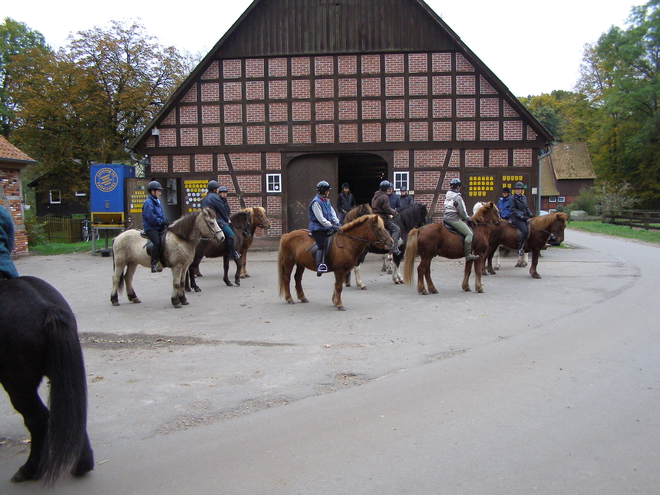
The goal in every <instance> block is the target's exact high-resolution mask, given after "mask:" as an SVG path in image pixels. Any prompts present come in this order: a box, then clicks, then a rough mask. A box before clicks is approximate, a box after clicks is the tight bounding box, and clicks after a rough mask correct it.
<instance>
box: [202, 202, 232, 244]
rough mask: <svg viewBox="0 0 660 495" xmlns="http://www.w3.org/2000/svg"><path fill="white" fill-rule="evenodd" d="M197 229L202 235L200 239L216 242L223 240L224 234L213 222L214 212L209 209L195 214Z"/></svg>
mask: <svg viewBox="0 0 660 495" xmlns="http://www.w3.org/2000/svg"><path fill="white" fill-rule="evenodd" d="M196 223H197V227H198V228H199V231H200V232H201V233H202V237H208V238H209V239H214V240H215V241H216V242H222V241H224V240H225V234H224V233H223V232H222V229H221V228H220V226H219V225H218V222H216V221H215V212H214V211H213V210H211V209H210V208H202V209H201V210H199V213H198V214H197V221H196Z"/></svg>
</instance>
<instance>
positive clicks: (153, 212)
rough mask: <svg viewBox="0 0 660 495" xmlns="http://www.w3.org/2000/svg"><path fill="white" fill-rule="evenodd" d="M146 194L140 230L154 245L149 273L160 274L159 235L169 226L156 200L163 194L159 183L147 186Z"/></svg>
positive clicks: (158, 201) (154, 182)
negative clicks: (142, 230) (141, 229)
mask: <svg viewBox="0 0 660 495" xmlns="http://www.w3.org/2000/svg"><path fill="white" fill-rule="evenodd" d="M147 192H148V193H149V195H148V196H147V199H145V200H144V203H143V204H142V228H143V229H144V232H145V233H146V234H147V237H148V238H149V240H150V241H151V243H152V244H153V245H154V247H153V249H152V250H151V273H155V272H162V271H163V269H162V268H161V267H160V266H158V258H160V249H161V245H160V235H161V233H162V232H163V231H164V230H165V229H166V228H167V226H168V225H169V224H170V222H169V220H167V217H165V212H164V211H163V207H162V206H161V204H160V200H159V199H158V198H159V197H160V195H161V194H162V192H163V188H162V186H161V185H160V182H158V181H155V180H152V181H151V182H149V184H148V185H147Z"/></svg>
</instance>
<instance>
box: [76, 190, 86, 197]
mask: <svg viewBox="0 0 660 495" xmlns="http://www.w3.org/2000/svg"><path fill="white" fill-rule="evenodd" d="M73 195H74V196H87V193H86V192H85V191H76V192H74V193H73Z"/></svg>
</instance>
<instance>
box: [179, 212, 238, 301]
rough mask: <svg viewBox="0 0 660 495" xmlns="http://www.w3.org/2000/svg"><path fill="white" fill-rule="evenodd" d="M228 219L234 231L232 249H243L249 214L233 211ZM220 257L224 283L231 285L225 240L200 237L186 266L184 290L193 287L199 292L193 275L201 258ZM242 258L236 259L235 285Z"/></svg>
mask: <svg viewBox="0 0 660 495" xmlns="http://www.w3.org/2000/svg"><path fill="white" fill-rule="evenodd" d="M229 220H230V221H231V223H230V224H229V226H230V227H231V230H232V231H233V232H234V249H235V250H236V251H237V252H239V253H240V252H241V251H243V245H244V243H245V240H246V239H247V238H248V237H249V236H250V216H249V213H248V212H246V211H242V210H241V211H237V212H236V213H234V214H233V215H232V216H231V217H230V218H229ZM205 256H206V257H207V258H220V257H222V261H223V268H224V277H223V279H222V280H224V282H225V284H227V285H228V286H229V287H231V286H232V285H234V284H232V283H231V280H229V275H228V274H229V259H230V258H229V253H228V252H227V241H226V240H223V241H222V242H217V241H215V240H213V239H202V240H201V241H199V244H197V248H196V249H195V257H194V258H193V261H192V263H191V264H190V266H189V267H188V273H187V274H186V290H187V291H190V290H191V289H194V291H195V292H201V291H202V289H200V288H199V287H198V286H197V282H196V281H195V276H196V274H197V272H198V270H199V264H200V263H201V262H202V258H204V257H205ZM242 260H243V258H242V257H240V258H238V259H236V260H234V261H235V262H236V275H235V276H234V283H235V284H236V285H241V271H242V267H243V264H242Z"/></svg>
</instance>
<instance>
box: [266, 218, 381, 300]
mask: <svg viewBox="0 0 660 495" xmlns="http://www.w3.org/2000/svg"><path fill="white" fill-rule="evenodd" d="M369 243H371V244H373V245H375V246H378V247H380V248H382V249H390V248H391V247H392V238H391V237H390V234H389V233H388V232H387V230H385V225H384V224H383V220H382V219H381V218H380V217H379V216H378V215H364V216H362V217H360V218H358V219H357V220H353V221H352V222H350V223H347V224H346V225H343V226H342V227H340V228H339V231H338V232H337V233H336V234H334V235H333V237H332V238H331V239H330V242H329V243H328V248H327V251H326V253H327V254H326V258H325V259H326V264H327V265H328V269H329V271H332V272H335V290H334V293H333V294H332V303H333V304H334V305H335V306H336V307H337V309H338V310H339V311H344V310H345V308H344V303H343V302H342V300H341V291H342V287H343V283H344V279H345V278H346V274H347V273H349V272H350V271H351V270H352V269H353V267H354V266H355V263H357V260H358V258H359V257H360V255H361V254H362V253H363V252H364V249H365V248H366V247H367V244H369ZM312 247H314V238H313V237H312V236H311V235H310V234H309V231H308V230H294V231H293V232H289V233H288V234H284V235H283V236H282V239H281V240H280V251H279V255H278V260H277V271H278V280H279V289H280V296H281V297H284V298H285V299H286V302H288V303H289V304H293V298H292V297H291V290H290V288H289V284H290V283H291V271H292V270H293V267H294V266H295V267H296V273H295V275H294V279H295V281H296V294H297V296H298V299H299V300H300V301H301V302H304V303H306V302H309V301H308V300H307V298H306V297H305V293H304V292H303V288H302V277H303V273H304V272H305V268H307V269H308V270H312V271H316V259H315V256H314V251H313V250H312Z"/></svg>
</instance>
